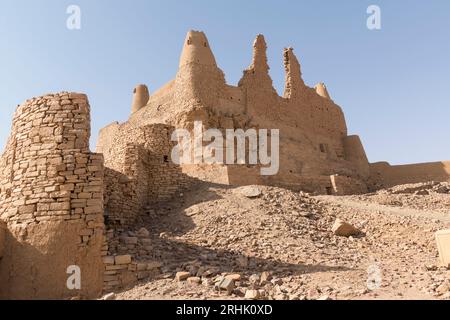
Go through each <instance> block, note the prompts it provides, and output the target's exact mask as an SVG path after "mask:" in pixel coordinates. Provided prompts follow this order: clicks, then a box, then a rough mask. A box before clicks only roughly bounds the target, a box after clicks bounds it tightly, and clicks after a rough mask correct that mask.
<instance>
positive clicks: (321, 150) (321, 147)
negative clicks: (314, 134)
mask: <svg viewBox="0 0 450 320" xmlns="http://www.w3.org/2000/svg"><path fill="white" fill-rule="evenodd" d="M319 147H320V152H322V153H326V152H327V147H326V145H325V144H323V143H321V144H320V146H319Z"/></svg>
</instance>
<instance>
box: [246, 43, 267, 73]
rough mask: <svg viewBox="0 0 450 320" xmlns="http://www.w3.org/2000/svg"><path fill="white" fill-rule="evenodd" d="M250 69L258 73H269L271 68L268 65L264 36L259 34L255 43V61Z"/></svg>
mask: <svg viewBox="0 0 450 320" xmlns="http://www.w3.org/2000/svg"><path fill="white" fill-rule="evenodd" d="M249 69H251V70H254V71H255V72H258V73H266V74H268V73H269V69H270V67H269V64H268V63H267V44H266V40H265V39H264V36H263V35H262V34H258V35H257V36H256V39H255V42H254V43H253V61H252V65H251V66H250V68H249Z"/></svg>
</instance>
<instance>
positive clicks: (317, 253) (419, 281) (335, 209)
mask: <svg viewBox="0 0 450 320" xmlns="http://www.w3.org/2000/svg"><path fill="white" fill-rule="evenodd" d="M255 188H256V189H255ZM255 188H253V189H252V188H250V190H249V188H230V187H224V186H219V185H210V184H203V185H199V186H198V187H196V188H193V189H192V190H191V191H189V192H187V193H185V194H180V195H179V197H177V198H176V201H173V202H171V203H168V204H167V205H165V206H160V207H158V208H157V209H151V210H150V209H149V211H148V214H147V216H146V217H145V218H143V219H142V220H141V221H139V222H138V223H137V224H136V226H135V228H133V230H124V231H123V233H124V234H125V235H128V234H130V235H133V234H135V232H137V231H138V230H140V229H141V228H142V227H145V228H146V229H147V230H148V231H149V232H150V237H151V242H152V246H153V253H154V255H155V256H154V257H155V258H158V259H161V261H162V262H163V267H162V268H161V274H160V275H158V276H157V277H156V278H154V279H152V280H149V281H145V282H142V283H140V284H139V285H137V286H135V287H133V288H130V289H129V290H125V291H123V292H120V293H116V296H115V298H116V299H244V298H245V295H246V294H247V297H253V298H258V299H283V300H304V299H340V300H341V299H449V298H450V271H448V270H447V269H445V268H442V267H439V266H438V265H437V258H438V252H437V248H436V244H435V240H434V233H435V232H436V231H438V230H440V229H446V228H449V227H450V212H449V210H448V209H449V204H450V194H449V190H450V188H449V186H448V185H447V184H433V183H429V184H420V185H410V186H400V187H396V188H393V189H389V190H383V191H380V192H377V193H374V194H368V195H363V196H346V197H333V196H310V195H308V194H304V193H301V192H300V193H297V192H292V191H289V190H285V189H280V188H274V187H255ZM258 190H259V191H260V192H261V194H260V195H258V193H259V192H258ZM249 191H250V192H255V191H256V195H255V194H254V195H249V194H248V192H249ZM337 218H340V219H342V220H344V221H346V222H348V223H350V224H352V225H353V226H355V227H357V228H359V229H360V230H361V231H362V233H361V234H360V235H358V236H355V237H349V238H347V237H340V236H336V235H334V234H333V232H332V230H331V229H332V226H333V223H334V222H335V220H336V219H337ZM179 272H187V273H190V275H188V274H187V273H186V274H181V273H179ZM177 273H178V275H179V276H182V281H180V280H179V279H178V280H177V279H176V275H177ZM227 276H228V277H230V278H232V279H234V280H235V281H234V286H233V285H231V287H229V289H230V292H229V293H227V291H226V290H218V288H217V286H215V284H216V283H217V282H220V280H222V279H223V277H227ZM187 277H189V279H186V278H187ZM228 284H229V283H228ZM250 290H251V291H250Z"/></svg>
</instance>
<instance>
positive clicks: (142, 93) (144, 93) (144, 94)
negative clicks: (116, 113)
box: [131, 84, 150, 114]
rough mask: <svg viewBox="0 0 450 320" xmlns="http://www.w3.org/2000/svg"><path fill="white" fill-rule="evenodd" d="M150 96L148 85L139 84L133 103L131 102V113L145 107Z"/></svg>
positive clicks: (134, 93) (134, 92)
mask: <svg viewBox="0 0 450 320" xmlns="http://www.w3.org/2000/svg"><path fill="white" fill-rule="evenodd" d="M149 98H150V93H149V91H148V87H147V86H146V85H145V84H140V85H137V86H136V88H134V91H133V103H132V104H131V113H132V114H133V113H135V112H137V111H139V110H140V109H141V108H143V107H145V106H146V105H147V103H148V99H149Z"/></svg>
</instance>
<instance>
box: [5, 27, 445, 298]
mask: <svg viewBox="0 0 450 320" xmlns="http://www.w3.org/2000/svg"><path fill="white" fill-rule="evenodd" d="M283 57H284V66H285V70H286V83H285V90H284V94H283V96H279V95H278V94H277V92H276V91H275V89H274V87H273V85H272V80H271V78H270V76H269V66H268V63H267V56H266V43H265V40H264V37H263V36H261V35H259V36H258V37H257V38H256V40H255V43H254V51H253V61H252V63H251V65H250V67H249V68H248V69H246V70H245V71H244V74H243V77H242V79H241V80H240V82H239V84H238V86H231V85H228V84H227V83H226V82H225V77H224V74H223V72H222V71H221V70H220V69H219V67H218V66H217V64H216V61H215V58H214V55H213V53H212V51H211V48H210V44H209V42H208V40H207V38H206V36H205V35H204V34H203V33H202V32H194V31H191V32H189V33H188V35H187V38H186V41H185V42H184V46H183V51H182V54H181V59H180V65H179V70H178V73H177V75H176V77H175V79H174V80H173V81H171V82H169V83H167V84H166V85H165V86H164V87H162V88H161V89H159V90H158V91H156V92H154V93H153V94H150V93H149V90H148V88H147V87H146V86H145V85H139V86H137V87H136V89H135V91H134V97H133V103H132V107H131V115H130V118H129V120H128V121H127V122H125V123H122V124H119V123H113V124H111V125H109V126H107V127H105V128H103V129H102V130H101V131H100V135H99V139H98V143H97V148H96V153H92V152H91V151H90V148H89V138H90V106H89V102H88V98H87V97H86V96H85V95H84V94H77V93H65V92H63V93H59V94H49V95H46V96H42V97H39V98H33V99H31V100H28V101H26V102H25V103H24V104H22V105H20V106H19V107H18V108H17V111H16V113H15V115H14V118H13V125H12V132H11V135H10V138H9V140H8V142H7V145H6V149H5V151H4V153H3V155H2V157H1V161H0V181H1V183H0V188H1V189H0V191H1V193H0V298H7V299H16V298H19V299H22V298H68V297H72V296H74V295H79V296H82V297H86V298H95V297H98V296H99V295H101V294H102V292H104V291H106V290H111V289H114V288H119V287H121V286H124V285H126V284H129V283H132V282H133V281H137V280H138V279H141V278H143V277H145V276H150V275H151V274H152V272H154V271H155V270H154V269H157V268H158V261H152V262H145V263H142V262H140V261H135V259H133V257H132V255H117V254H115V253H114V250H113V249H112V246H113V244H114V236H113V232H114V231H113V230H114V228H116V227H121V226H128V225H132V224H133V222H134V221H135V220H136V218H137V217H138V216H139V215H140V214H142V212H143V211H144V210H145V208H147V207H149V206H150V207H151V206H152V205H154V204H157V203H160V202H164V201H169V200H170V199H171V198H172V197H174V196H176V195H177V194H179V193H180V192H182V190H183V189H184V188H187V187H189V186H191V185H192V184H194V183H196V182H198V181H208V182H212V183H218V184H225V185H248V184H263V185H275V186H281V187H286V188H290V189H294V190H303V191H307V192H311V193H317V194H336V195H343V194H357V193H365V192H368V191H372V190H376V189H379V188H383V187H388V186H393V185H397V184H402V183H413V182H422V181H430V180H434V181H448V180H449V177H450V162H437V163H428V164H416V165H405V166H391V165H389V164H388V163H375V164H371V163H369V161H368V159H367V157H366V153H365V151H364V148H363V145H362V143H361V140H360V139H359V137H358V136H349V135H348V132H347V127H346V122H345V118H344V114H343V112H342V109H341V108H340V107H339V106H338V105H336V104H335V103H334V102H333V100H332V99H331V98H330V95H329V93H328V92H327V88H326V87H325V85H324V84H318V85H317V86H316V87H315V88H310V87H308V86H306V85H305V83H304V81H303V79H302V73H301V68H300V64H299V62H298V60H297V58H296V56H295V55H294V51H293V49H291V48H289V49H285V50H284V53H283ZM194 121H202V122H203V125H204V126H205V127H206V128H219V129H220V130H225V129H243V130H246V129H249V128H268V129H269V128H275V129H279V130H280V170H279V172H278V174H277V175H274V176H262V175H261V174H260V171H259V169H260V168H259V166H252V165H218V164H214V165H207V164H198V165H176V164H174V163H173V162H172V161H171V150H172V148H173V146H174V142H172V141H171V133H172V132H173V130H174V129H175V128H186V129H192V127H193V123H194ZM155 223H157V222H155ZM107 230H109V231H108V232H107ZM149 250H151V249H149ZM69 266H79V267H80V269H81V271H82V287H81V289H80V290H76V291H75V292H74V291H73V290H69V289H68V288H67V285H66V281H67V278H68V274H67V268H68V267H69Z"/></svg>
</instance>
